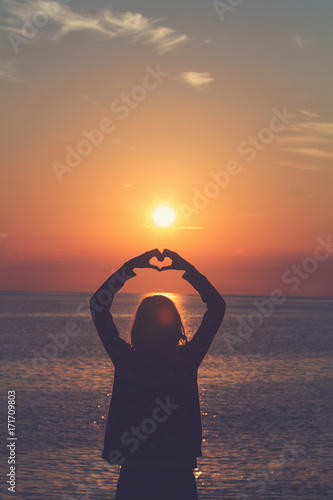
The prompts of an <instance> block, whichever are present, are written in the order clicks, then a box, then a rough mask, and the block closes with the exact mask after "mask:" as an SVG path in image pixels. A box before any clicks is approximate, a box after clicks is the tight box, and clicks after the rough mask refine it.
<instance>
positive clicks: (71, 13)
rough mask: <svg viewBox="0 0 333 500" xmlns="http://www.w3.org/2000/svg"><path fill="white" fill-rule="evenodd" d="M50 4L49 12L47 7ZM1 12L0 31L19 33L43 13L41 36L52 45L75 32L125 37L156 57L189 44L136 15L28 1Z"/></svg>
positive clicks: (12, 3) (9, 1) (10, 3)
mask: <svg viewBox="0 0 333 500" xmlns="http://www.w3.org/2000/svg"><path fill="white" fill-rule="evenodd" d="M51 4H52V9H51V8H50V5H51ZM4 8H5V9H6V11H7V12H8V13H9V14H10V18H8V17H5V18H2V20H1V21H2V22H1V26H0V29H3V30H6V31H8V30H9V28H10V29H11V30H12V31H15V32H17V33H18V32H19V31H18V30H19V29H20V27H21V28H22V19H23V18H28V19H29V18H30V17H31V16H32V15H33V14H35V13H36V12H41V11H44V12H47V13H49V15H48V22H47V23H46V24H47V26H46V24H45V27H43V28H41V30H43V33H44V36H47V37H48V38H50V39H52V40H54V41H56V40H58V41H59V40H60V39H61V38H63V37H64V36H66V35H68V34H70V33H73V32H78V31H86V32H89V33H90V34H91V35H92V34H93V35H95V36H99V37H101V38H105V39H113V38H116V37H126V38H128V39H129V40H130V41H131V42H137V41H139V42H142V43H145V44H151V45H153V46H154V47H155V48H156V49H157V51H158V52H159V53H160V54H163V53H166V52H168V51H170V50H174V49H175V48H176V47H178V46H179V45H181V44H182V43H184V42H186V41H188V40H189V38H188V36H187V35H186V34H182V33H178V32H177V31H176V30H175V29H173V28H170V27H168V26H163V25H161V21H162V20H161V19H151V18H147V17H144V16H143V15H142V14H140V13H138V12H113V11H112V10H111V9H104V10H98V11H96V12H94V13H92V12H90V13H89V12H77V11H75V10H73V8H72V7H71V6H69V5H62V4H59V3H58V2H47V1H45V0H30V1H29V2H27V3H21V2H19V1H16V0H7V1H6V3H5V4H4Z"/></svg>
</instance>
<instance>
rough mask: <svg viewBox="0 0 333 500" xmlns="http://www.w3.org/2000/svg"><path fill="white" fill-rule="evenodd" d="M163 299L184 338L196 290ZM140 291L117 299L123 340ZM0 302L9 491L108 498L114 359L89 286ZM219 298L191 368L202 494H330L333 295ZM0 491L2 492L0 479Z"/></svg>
mask: <svg viewBox="0 0 333 500" xmlns="http://www.w3.org/2000/svg"><path fill="white" fill-rule="evenodd" d="M168 295H169V296H170V298H172V299H173V300H174V301H175V302H176V304H177V306H178V307H179V309H180V311H181V314H182V318H183V321H184V323H185V328H186V331H187V334H188V336H189V337H191V336H192V334H193V333H194V332H195V330H196V328H197V327H198V326H199V324H200V320H201V317H202V315H203V313H204V311H205V307H204V305H203V304H202V303H201V301H200V298H199V297H198V296H196V295H177V294H168ZM141 298H142V297H141V296H140V295H139V294H121V293H120V294H118V295H116V298H115V301H114V305H113V314H114V318H115V322H116V324H117V326H118V328H119V330H120V333H121V335H122V336H123V337H124V338H126V337H127V334H128V330H129V326H130V323H131V318H132V315H133V313H134V311H135V308H136V305H137V303H138V301H139V300H140V299H141ZM0 300H1V312H0V324H1V337H2V339H1V343H2V346H3V348H2V353H1V358H2V362H1V376H2V380H4V384H3V388H4V389H3V390H2V392H1V403H2V405H1V408H2V411H1V415H2V418H1V428H2V430H3V431H4V434H3V435H5V436H7V430H6V426H7V425H6V414H5V410H6V408H5V405H6V401H7V398H6V396H7V391H8V390H15V391H16V404H17V413H16V437H17V441H16V472H17V473H16V476H17V483H16V490H17V492H16V495H15V498H17V499H20V500H21V499H22V500H37V499H38V500H39V499H43V500H44V499H50V500H55V499H57V500H58V499H61V500H68V499H73V500H75V499H87V500H88V499H93V500H102V499H105V500H106V499H108V500H109V499H110V500H111V499H113V498H114V493H115V487H116V483H117V478H118V468H117V467H115V466H109V465H108V464H106V462H104V460H102V459H101V458H100V455H101V451H102V446H103V437H104V428H105V423H106V417H107V411H108V406H109V401H110V396H111V389H112V381H113V366H112V364H111V362H110V360H109V358H108V356H107V354H106V353H105V352H104V349H103V346H102V345H101V343H100V340H99V338H98V335H97V333H96V331H95V328H94V326H93V324H92V322H91V320H90V316H89V313H88V309H87V300H88V294H83V293H28V292H26V293H24V292H6V293H5V292H1V293H0ZM255 300H257V301H259V306H258V303H257V305H255V303H254V301H255ZM263 300H264V301H265V302H264V303H263V302H262V301H263ZM226 301H227V312H226V316H225V319H224V322H223V324H222V327H221V328H220V331H219V332H218V333H217V336H216V338H215V340H214V342H213V344H212V346H211V348H210V350H209V352H208V354H207V356H206V358H205V360H204V361H203V363H202V365H201V367H200V370H199V390H200V399H201V410H202V425H203V434H204V442H203V454H204V456H203V457H202V458H199V460H198V463H199V467H198V470H197V471H196V476H197V484H198V494H199V499H200V500H204V499H205V500H208V499H209V500H215V499H216V500H217V499H218V500H226V499H233V500H245V499H262V500H265V499H288V500H293V499H302V500H310V499H311V500H320V499H324V498H325V499H328V498H333V487H332V472H331V469H332V467H331V465H332V463H331V450H332V420H331V419H332V403H331V402H332V398H331V395H330V393H331V389H332V324H333V321H332V320H333V299H308V298H306V299H305V298H299V299H298V298H287V299H286V300H285V302H284V303H283V304H279V305H275V306H274V307H272V304H271V303H269V302H268V299H267V298H263V297H261V298H258V297H226ZM258 307H261V308H262V307H264V309H262V311H263V312H264V313H265V315H264V314H263V313H261V315H260V313H258ZM240 318H241V319H242V320H243V323H242V327H241V328H240V326H239V325H240V321H241V320H240ZM249 321H250V322H251V321H252V323H253V322H256V323H257V324H258V326H255V327H252V329H251V328H250V326H249ZM259 323H261V324H259ZM253 324H254V323H253ZM244 325H247V326H244ZM237 330H238V332H237ZM252 330H253V331H252ZM5 443H6V441H5V439H3V440H2V450H1V452H2V462H1V470H2V477H3V478H4V477H5V474H7V472H8V467H9V466H8V464H7V455H8V452H7V449H6V444H5ZM1 488H2V493H1V498H7V494H8V492H7V490H6V486H5V485H4V481H2V486H1ZM11 496H14V495H13V494H11ZM9 497H10V495H9V494H8V498H9ZM184 500H186V499H184Z"/></svg>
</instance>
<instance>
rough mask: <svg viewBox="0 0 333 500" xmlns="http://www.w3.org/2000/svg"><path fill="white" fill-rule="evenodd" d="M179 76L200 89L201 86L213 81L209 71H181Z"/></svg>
mask: <svg viewBox="0 0 333 500" xmlns="http://www.w3.org/2000/svg"><path fill="white" fill-rule="evenodd" d="M180 78H181V79H182V80H183V81H184V82H186V83H188V84H189V85H191V87H194V88H196V89H201V88H202V87H203V86H205V85H207V84H209V83H211V82H212V81H214V78H213V77H212V75H211V74H210V73H198V72H196V71H188V72H186V73H181V75H180Z"/></svg>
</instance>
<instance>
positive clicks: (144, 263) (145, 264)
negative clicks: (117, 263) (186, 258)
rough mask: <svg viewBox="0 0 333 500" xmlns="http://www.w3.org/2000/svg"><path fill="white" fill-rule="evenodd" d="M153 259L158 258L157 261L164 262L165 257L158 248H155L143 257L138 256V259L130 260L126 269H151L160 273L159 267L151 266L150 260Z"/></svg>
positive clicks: (142, 255)
mask: <svg viewBox="0 0 333 500" xmlns="http://www.w3.org/2000/svg"><path fill="white" fill-rule="evenodd" d="M153 257H156V258H157V260H159V261H162V260H163V257H162V254H161V252H160V251H159V249H158V248H154V250H149V252H145V253H143V254H141V255H138V256H137V257H134V258H133V259H130V260H129V261H128V262H126V267H128V268H130V269H134V268H140V269H143V268H148V269H149V268H150V269H156V271H159V270H160V268H159V267H157V266H154V265H153V264H150V262H149V261H150V259H152V258H153Z"/></svg>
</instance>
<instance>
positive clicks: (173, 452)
mask: <svg viewBox="0 0 333 500" xmlns="http://www.w3.org/2000/svg"><path fill="white" fill-rule="evenodd" d="M117 276H118V277H119V276H120V274H119V271H118V272H116V273H114V274H113V275H112V277H113V278H114V279H113V281H115V280H116V279H117ZM134 276H136V273H135V272H134V271H132V270H131V271H130V272H129V273H127V276H126V278H125V279H123V280H122V282H120V283H119V286H118V290H120V288H122V286H123V284H124V283H125V281H126V279H130V278H132V277H134ZM112 277H111V279H112ZM182 277H183V278H184V279H185V280H187V281H188V282H189V283H190V284H191V285H192V286H193V287H194V288H195V289H196V290H197V291H198V292H199V294H200V296H201V298H202V300H203V302H205V304H206V305H207V311H206V312H205V314H204V316H203V318H202V321H201V325H200V327H199V328H198V330H197V332H196V333H195V335H194V336H193V338H192V339H191V340H190V341H189V342H188V343H187V344H186V345H185V346H181V347H179V348H178V350H177V351H175V352H174V353H172V354H166V355H165V356H162V357H159V358H156V357H155V358H152V357H149V356H143V355H141V354H139V352H138V351H136V350H135V349H134V348H133V347H132V346H130V344H128V343H127V342H126V341H125V340H123V339H121V338H120V336H119V333H118V330H117V328H116V326H115V324H114V322H113V319H112V315H111V314H110V312H109V311H108V310H105V309H104V310H102V311H100V312H96V311H94V314H93V320H94V323H95V326H96V328H97V331H98V332H99V333H100V331H102V330H104V332H105V330H106V329H107V331H108V332H109V333H108V340H107V343H106V342H105V341H104V342H103V343H104V346H105V348H106V350H107V353H108V355H109V356H110V358H111V361H112V362H113V364H114V366H115V374H114V382H113V390H112V398H111V402H110V408H109V414H108V419H107V424H106V431H105V439H104V450H103V453H102V457H103V458H104V459H105V460H106V461H108V462H109V463H112V464H119V465H121V464H123V463H124V462H125V460H126V459H127V458H128V457H130V458H132V459H136V460H137V459H139V460H141V459H142V460H144V459H163V458H166V459H167V458H170V459H172V458H182V457H198V456H201V455H202V453H201V441H202V433H201V417H200V405H199V395H198V384H197V372H198V368H199V365H200V363H201V361H202V360H203V358H204V356H205V355H206V353H207V351H208V349H209V346H210V344H211V342H212V340H213V339H214V336H215V334H216V332H217V331H218V329H219V327H220V325H221V323H222V320H223V316H224V311H225V302H224V300H223V298H222V297H221V295H220V294H219V293H218V292H217V290H216V289H215V288H214V287H213V285H212V284H211V283H210V282H209V281H208V280H207V278H206V277H205V276H203V275H202V274H201V273H199V272H198V271H197V270H196V269H195V268H194V267H193V266H191V268H190V269H189V270H188V271H186V272H185V273H184V274H183V275H182ZM112 300H113V298H112V299H111V303H112ZM106 344H107V345H106Z"/></svg>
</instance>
